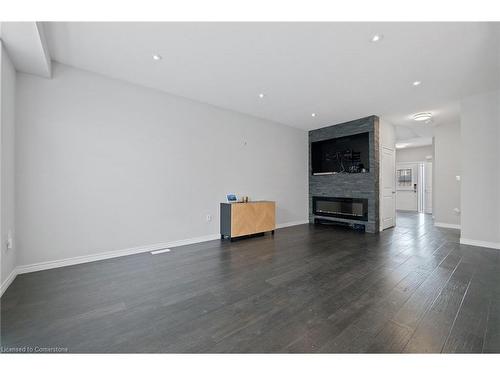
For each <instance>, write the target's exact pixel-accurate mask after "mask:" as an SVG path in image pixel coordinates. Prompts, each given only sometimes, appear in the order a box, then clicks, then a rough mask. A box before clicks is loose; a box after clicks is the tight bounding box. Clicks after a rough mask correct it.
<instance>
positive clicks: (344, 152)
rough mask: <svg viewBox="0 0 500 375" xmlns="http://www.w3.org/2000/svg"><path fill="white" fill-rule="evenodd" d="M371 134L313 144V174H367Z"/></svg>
mask: <svg viewBox="0 0 500 375" xmlns="http://www.w3.org/2000/svg"><path fill="white" fill-rule="evenodd" d="M369 150H370V143H369V133H361V134H355V135H349V136H346V137H339V138H332V139H327V140H324V141H318V142H312V143H311V164H312V173H313V174H315V175H321V174H333V173H365V172H368V171H369V166H370V164H369V162H370V155H369Z"/></svg>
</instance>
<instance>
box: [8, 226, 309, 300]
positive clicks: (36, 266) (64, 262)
mask: <svg viewBox="0 0 500 375" xmlns="http://www.w3.org/2000/svg"><path fill="white" fill-rule="evenodd" d="M307 223H309V220H299V221H290V222H287V223H282V224H277V225H276V228H277V229H278V228H286V227H291V226H294V225H300V224H307ZM219 238H220V234H209V235H206V236H200V237H194V238H188V239H185V240H178V241H172V242H164V243H157V244H154V245H147V246H139V247H132V248H129V249H123V250H114V251H107V252H104V253H98V254H90V255H83V256H78V257H73V258H66V259H59V260H52V261H48V262H40V263H33V264H26V265H22V266H17V267H16V268H15V269H14V270H13V271H12V272H11V274H10V275H9V277H8V278H7V279H6V280H5V281H4V282H3V283H2V294H3V292H4V291H5V290H7V288H8V287H9V285H10V284H11V283H12V281H14V279H15V277H16V276H17V275H21V274H23V273H29V272H36V271H43V270H48V269H52V268H59V267H66V266H72V265H75V264H81V263H89V262H95V261H98V260H104V259H110V258H118V257H123V256H127V255H133V254H140V253H146V252H151V251H155V250H161V249H166V248H172V247H177V246H184V245H191V244H195V243H200V242H206V241H212V240H217V239H219Z"/></svg>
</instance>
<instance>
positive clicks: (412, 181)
mask: <svg viewBox="0 0 500 375" xmlns="http://www.w3.org/2000/svg"><path fill="white" fill-rule="evenodd" d="M417 176H418V163H398V165H397V167H396V209H397V210H404V211H418V189H417V187H418V185H417V184H418V181H417V180H418V178H417Z"/></svg>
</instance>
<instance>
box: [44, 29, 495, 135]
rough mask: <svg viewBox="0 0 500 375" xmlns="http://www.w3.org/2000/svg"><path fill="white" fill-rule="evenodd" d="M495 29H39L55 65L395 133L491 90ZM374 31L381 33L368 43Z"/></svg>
mask: <svg viewBox="0 0 500 375" xmlns="http://www.w3.org/2000/svg"><path fill="white" fill-rule="evenodd" d="M499 30H500V28H499V27H498V24H492V23H112V22H104V23H90V22H89V23H85V22H84V23H66V22H62V23H60V22H58V23H47V24H46V25H45V32H46V35H47V40H48V44H49V49H50V53H51V56H52V59H53V60H56V61H58V62H61V63H64V64H67V65H71V66H74V67H77V68H82V69H86V70H89V71H93V72H97V73H101V74H104V75H107V76H110V77H114V78H119V79H123V80H126V81H129V82H133V83H137V84H140V85H144V86H148V87H153V88H157V89H160V90H163V91H166V92H169V93H172V94H176V95H180V96H184V97H187V98H191V99H194V100H198V101H201V102H205V103H209V104H213V105H216V106H219V107H223V108H227V109H231V110H235V111H239V112H243V113H246V114H250V115H254V116H257V117H261V118H265V119H269V120H272V121H276V122H279V123H283V124H287V125H291V126H295V127H298V128H303V129H313V128H319V127H323V126H327V125H331V124H336V123H340V122H344V121H349V120H352V119H356V118H360V117H364V116H367V115H371V114H376V115H379V116H382V117H386V118H387V119H388V120H390V121H392V122H393V123H394V124H396V125H400V126H401V127H400V128H398V138H399V139H404V138H414V137H428V136H429V134H430V135H432V127H431V126H427V125H415V123H414V122H413V121H412V120H411V119H410V116H411V115H412V114H413V113H415V112H419V111H431V112H433V114H434V116H435V121H434V125H433V126H436V125H439V124H440V123H443V122H450V121H454V120H456V119H457V118H458V116H459V107H458V105H457V103H458V100H459V99H460V98H462V97H465V96H468V95H471V94H474V93H478V92H482V91H487V90H492V89H496V88H499V87H500V70H499V69H500V37H499V33H498V31H499ZM374 34H383V36H384V37H383V39H382V41H381V42H378V43H372V42H371V41H370V40H371V37H372V36H373V35H374ZM153 54H160V55H161V56H162V57H163V59H162V60H161V61H154V60H153V59H152V55H153ZM415 80H420V81H422V84H421V85H420V86H418V87H414V86H413V85H412V82H413V81H415ZM261 92H263V93H265V97H264V99H259V97H258V94H259V93H261ZM312 112H315V113H317V116H316V117H314V118H313V117H311V113H312ZM405 132H406V134H405Z"/></svg>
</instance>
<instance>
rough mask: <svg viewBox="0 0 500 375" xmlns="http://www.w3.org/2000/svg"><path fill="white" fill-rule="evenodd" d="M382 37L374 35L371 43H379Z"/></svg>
mask: <svg viewBox="0 0 500 375" xmlns="http://www.w3.org/2000/svg"><path fill="white" fill-rule="evenodd" d="M383 37H384V36H383V35H382V34H375V35H374V36H372V42H373V43H377V42H380V41H381V40H382V38H383Z"/></svg>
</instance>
